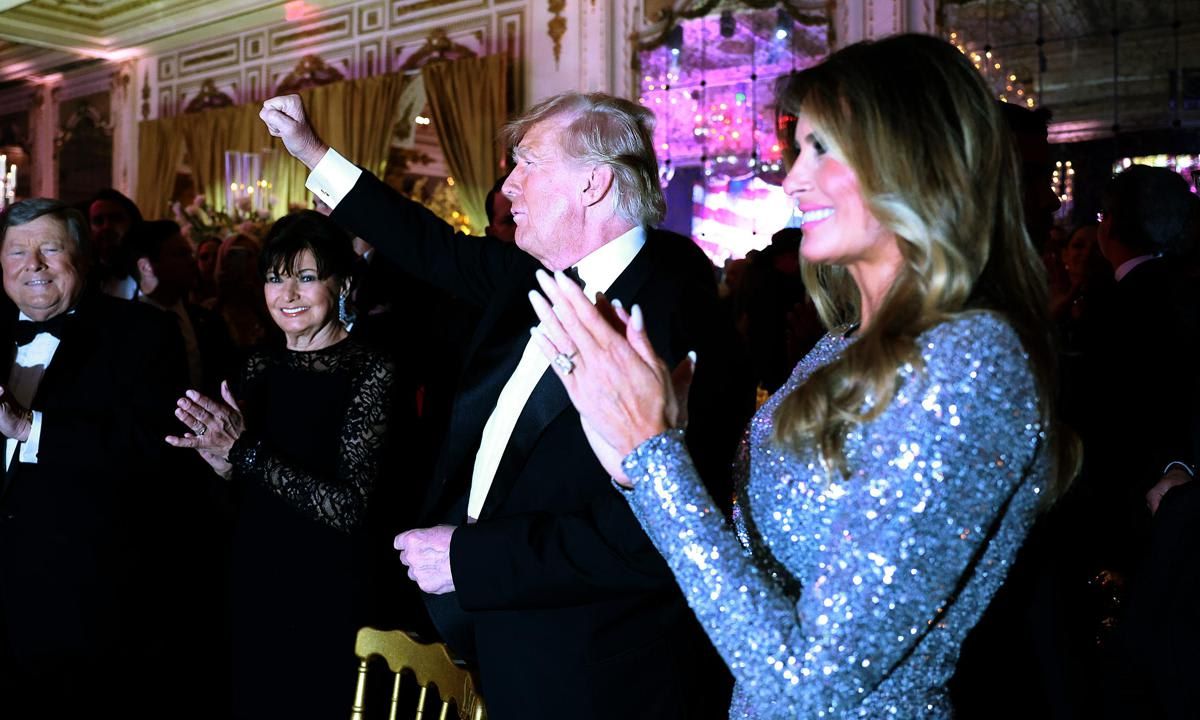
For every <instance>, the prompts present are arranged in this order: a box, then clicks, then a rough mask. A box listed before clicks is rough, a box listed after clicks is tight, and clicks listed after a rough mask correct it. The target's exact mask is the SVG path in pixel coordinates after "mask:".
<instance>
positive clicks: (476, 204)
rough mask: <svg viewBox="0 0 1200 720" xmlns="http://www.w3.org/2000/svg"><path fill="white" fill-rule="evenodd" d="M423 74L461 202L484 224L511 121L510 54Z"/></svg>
mask: <svg viewBox="0 0 1200 720" xmlns="http://www.w3.org/2000/svg"><path fill="white" fill-rule="evenodd" d="M421 76H422V78H423V79H424V81H425V94H426V97H427V98H428V99H429V108H430V112H431V114H432V115H433V125H434V129H436V130H437V134H438V140H439V141H440V143H441V145H442V152H443V153H445V155H446V164H447V166H449V168H450V173H451V175H452V176H453V177H454V180H455V184H454V189H455V191H456V192H457V194H458V200H459V203H460V204H461V205H462V207H463V210H464V211H465V212H466V214H467V217H468V218H469V219H470V221H471V224H472V225H473V226H474V227H476V228H482V227H483V226H484V224H485V223H486V222H487V214H486V213H485V212H484V199H485V198H486V197H487V192H488V190H490V189H491V188H492V185H493V184H495V182H496V178H497V177H498V176H499V174H500V161H501V159H502V158H503V157H504V153H505V151H506V149H505V148H503V147H500V145H499V142H498V138H497V133H498V132H499V130H500V127H501V126H502V125H503V124H504V122H505V121H506V120H507V119H508V108H507V97H508V64H507V58H506V57H505V56H504V55H501V54H496V55H488V56H486V57H481V58H466V59H463V60H454V61H448V62H438V63H431V64H429V65H426V66H425V67H423V68H422V69H421Z"/></svg>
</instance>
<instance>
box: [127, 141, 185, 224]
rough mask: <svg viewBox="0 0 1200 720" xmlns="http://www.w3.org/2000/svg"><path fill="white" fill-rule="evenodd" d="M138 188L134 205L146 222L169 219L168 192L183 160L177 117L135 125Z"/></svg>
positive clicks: (169, 196) (173, 185) (169, 194)
mask: <svg viewBox="0 0 1200 720" xmlns="http://www.w3.org/2000/svg"><path fill="white" fill-rule="evenodd" d="M138 147H139V148H141V152H140V153H139V157H138V187H137V192H136V193H134V194H135V195H136V202H137V206H138V208H139V209H140V210H141V211H142V215H143V216H145V218H146V219H147V220H161V219H163V218H169V217H171V209H170V207H169V206H170V203H171V192H172V191H173V190H174V189H175V175H176V173H177V172H178V171H179V163H180V161H181V160H182V159H183V135H182V134H181V133H180V132H179V130H178V128H177V123H176V118H164V119H162V120H151V121H149V122H142V123H139V124H138Z"/></svg>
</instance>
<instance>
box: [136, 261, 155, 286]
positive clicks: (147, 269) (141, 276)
mask: <svg viewBox="0 0 1200 720" xmlns="http://www.w3.org/2000/svg"><path fill="white" fill-rule="evenodd" d="M136 267H137V274H138V276H137V281H138V282H139V283H143V282H145V281H146V278H152V277H154V266H153V265H151V264H150V258H148V257H140V258H138V259H137V263H136Z"/></svg>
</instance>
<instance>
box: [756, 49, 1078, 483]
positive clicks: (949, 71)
mask: <svg viewBox="0 0 1200 720" xmlns="http://www.w3.org/2000/svg"><path fill="white" fill-rule="evenodd" d="M901 79H903V82H901V81H900V80H901ZM996 102H997V101H996V100H994V99H993V98H992V96H991V94H990V92H989V91H988V89H987V87H986V86H985V85H984V83H983V80H982V78H981V77H980V76H979V74H978V72H976V70H975V68H974V67H972V66H971V64H970V63H969V62H968V61H967V59H966V58H965V57H964V56H963V54H962V53H961V52H959V51H958V50H957V49H956V48H954V47H953V46H952V45H950V44H948V43H946V42H944V41H941V40H939V39H937V38H933V37H929V36H924V35H897V36H893V37H890V38H886V39H883V40H878V41H868V42H862V43H858V44H855V45H851V46H849V47H847V48H845V49H843V50H840V51H838V52H836V53H834V54H833V55H831V56H830V57H829V58H828V59H827V60H826V61H825V62H823V63H821V64H820V65H817V66H815V67H812V68H810V69H807V70H804V71H801V72H799V73H795V74H793V75H791V76H790V77H788V78H787V79H785V81H784V82H783V83H781V85H780V88H779V92H778V107H779V112H780V113H781V117H782V116H784V115H791V116H794V115H797V114H799V113H801V112H803V114H804V116H805V118H806V119H807V120H808V121H809V122H810V123H811V124H812V126H813V128H814V131H815V133H816V134H817V135H818V136H819V137H820V138H821V139H822V142H823V143H824V144H825V145H826V147H827V148H828V149H829V151H830V152H831V153H833V155H834V156H835V157H837V158H839V159H840V160H842V161H843V162H845V163H846V164H847V165H849V167H850V168H851V169H852V170H853V171H854V173H855V175H856V176H857V177H858V182H859V187H860V188H861V192H862V194H863V198H864V201H865V203H866V205H867V208H868V210H869V211H870V212H871V214H872V215H873V216H874V217H875V218H876V219H877V220H878V221H879V222H880V223H881V224H882V225H883V226H884V227H885V228H887V229H888V230H890V231H891V232H893V233H894V234H895V235H896V237H897V238H898V244H899V248H900V253H901V255H902V257H903V266H902V267H901V269H900V271H899V272H898V274H897V276H896V279H895V281H894V283H893V284H892V287H891V288H890V290H889V291H888V293H887V294H886V296H885V298H884V300H883V302H882V303H881V306H880V308H879V309H878V310H877V311H876V313H875V314H874V315H873V317H872V319H871V322H870V324H869V325H868V326H867V327H864V328H861V329H860V330H859V331H858V338H857V340H856V342H854V343H853V344H852V345H850V346H849V347H848V348H847V349H846V351H845V352H844V353H842V355H841V356H840V357H839V358H838V359H837V360H836V361H835V362H833V363H830V364H829V365H827V366H825V367H824V368H822V369H820V370H818V371H816V372H814V373H813V374H812V376H811V377H810V378H809V379H808V380H807V381H806V382H805V383H804V384H803V385H801V386H800V387H799V388H797V390H796V391H794V392H793V393H792V394H791V395H789V396H788V397H787V398H785V399H784V400H783V402H782V403H781V404H780V406H779V408H778V409H777V411H776V415H775V433H776V438H777V439H778V440H780V441H782V442H784V443H788V444H791V445H793V446H798V445H800V444H802V443H805V444H807V443H811V442H813V441H814V440H815V441H816V443H817V445H818V446H819V448H820V450H821V453H822V457H823V458H824V459H825V461H826V462H827V463H828V464H829V465H830V466H831V467H832V468H834V469H836V470H837V471H839V472H842V473H844V472H845V471H846V468H845V456H844V452H843V439H844V437H845V434H846V431H847V429H848V428H849V427H850V426H853V425H857V424H860V423H863V422H867V421H870V420H872V419H874V418H876V417H878V416H879V415H880V414H881V413H882V412H883V411H884V410H885V409H886V408H887V407H888V405H890V404H891V401H892V399H893V398H894V396H895V394H896V390H897V382H898V376H897V372H896V371H897V368H899V367H901V366H903V365H904V364H905V363H911V364H913V365H914V366H915V367H919V366H920V363H921V354H920V350H919V348H918V346H917V342H916V339H917V336H918V335H920V334H921V333H922V332H924V331H925V330H927V329H929V328H930V327H932V326H934V325H936V324H938V323H941V322H944V321H945V320H947V319H950V318H952V317H955V316H957V315H961V314H963V313H967V312H972V311H977V310H991V311H995V312H998V313H1000V314H1002V315H1003V316H1004V317H1005V318H1006V319H1007V320H1008V322H1009V323H1011V325H1012V326H1013V328H1014V329H1015V330H1016V332H1017V334H1018V336H1019V337H1020V339H1021V343H1022V345H1023V347H1024V349H1025V351H1026V353H1027V354H1028V355H1029V359H1030V363H1031V366H1032V369H1033V373H1034V376H1035V379H1036V382H1037V388H1038V391H1039V403H1040V409H1041V413H1042V417H1043V427H1044V429H1045V432H1046V433H1047V439H1048V440H1049V443H1050V444H1049V447H1048V448H1046V449H1048V450H1050V451H1051V452H1053V453H1054V455H1053V457H1055V458H1056V460H1057V466H1058V467H1057V472H1056V473H1055V475H1056V476H1057V478H1058V479H1057V480H1056V481H1055V486H1054V487H1051V488H1047V490H1049V492H1048V493H1047V496H1048V497H1049V498H1053V497H1055V496H1056V495H1057V494H1058V491H1060V490H1061V489H1062V488H1063V487H1065V485H1066V483H1067V482H1069V480H1070V478H1071V477H1073V475H1074V473H1075V470H1076V467H1077V464H1078V460H1077V452H1076V451H1075V447H1076V446H1077V444H1076V443H1075V442H1074V438H1073V436H1070V433H1069V432H1064V433H1063V434H1061V435H1059V434H1057V428H1056V427H1055V424H1054V422H1053V421H1054V407H1053V405H1054V402H1053V399H1054V385H1055V382H1054V380H1055V372H1056V371H1055V365H1056V363H1055V355H1054V350H1053V343H1052V339H1051V332H1052V331H1051V327H1052V324H1051V322H1050V318H1049V314H1048V293H1047V288H1046V279H1045V276H1044V270H1043V266H1042V262H1041V259H1040V258H1039V257H1038V255H1037V253H1036V252H1035V251H1034V249H1033V246H1032V245H1031V243H1030V241H1029V236H1028V235H1027V233H1026V231H1025V227H1024V225H1023V214H1022V206H1021V197H1022V196H1021V188H1020V186H1019V182H1020V180H1019V178H1020V177H1021V174H1020V165H1019V163H1018V157H1017V154H1016V149H1015V147H1014V143H1013V141H1012V139H1011V136H1010V132H1009V129H1008V127H1007V126H1006V125H1005V122H1004V119H1003V117H1002V115H1001V113H1000V111H999V108H998V107H997V105H996ZM780 125H781V126H786V123H780ZM787 140H788V143H789V145H790V144H791V143H793V142H794V139H793V138H790V137H789V138H787ZM802 272H803V275H804V281H805V285H806V287H807V288H808V289H809V292H810V294H811V295H812V297H813V301H814V303H815V304H816V307H817V310H818V312H819V313H820V315H821V318H822V320H823V321H824V322H825V324H826V325H827V326H828V327H837V326H840V325H845V324H848V323H853V322H856V321H857V320H858V318H859V293H858V289H857V287H856V286H855V284H854V282H853V281H852V280H851V278H850V276H849V274H848V273H847V271H846V269H845V268H843V267H839V266H835V265H815V264H810V263H803V267H802ZM868 400H870V402H869V403H868ZM864 407H866V409H865V410H864V409H863V408H864Z"/></svg>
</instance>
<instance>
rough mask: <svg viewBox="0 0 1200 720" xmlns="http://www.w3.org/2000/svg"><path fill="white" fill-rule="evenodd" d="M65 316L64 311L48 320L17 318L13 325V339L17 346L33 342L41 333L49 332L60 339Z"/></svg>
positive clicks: (65, 319)
mask: <svg viewBox="0 0 1200 720" xmlns="http://www.w3.org/2000/svg"><path fill="white" fill-rule="evenodd" d="M67 317H68V316H67V314H66V313H62V314H60V315H55V316H54V317H52V318H50V319H48V320H41V321H38V320H18V321H17V324H16V325H15V326H14V327H13V340H15V341H16V343H17V346H18V347H19V346H21V345H28V344H29V343H31V342H33V339H34V338H35V337H37V336H38V335H41V334H42V333H50V334H51V335H53V336H54V337H56V338H59V339H62V331H63V326H64V325H65V324H66V322H67Z"/></svg>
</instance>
